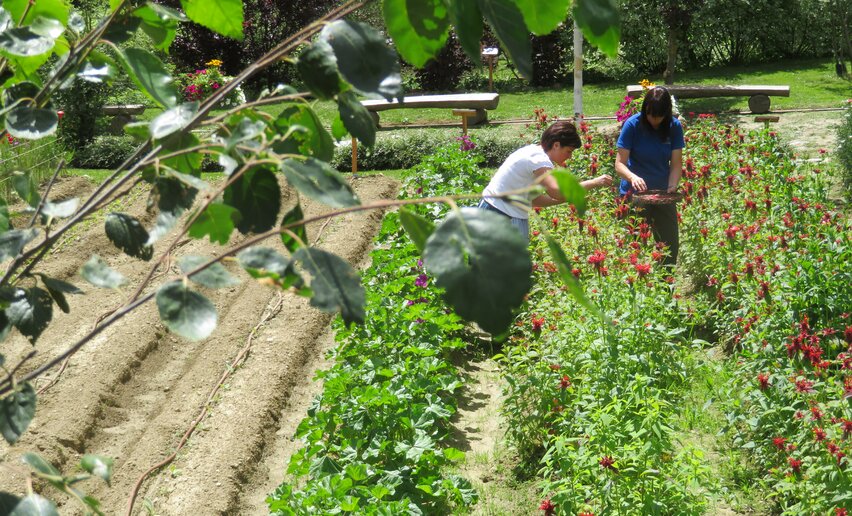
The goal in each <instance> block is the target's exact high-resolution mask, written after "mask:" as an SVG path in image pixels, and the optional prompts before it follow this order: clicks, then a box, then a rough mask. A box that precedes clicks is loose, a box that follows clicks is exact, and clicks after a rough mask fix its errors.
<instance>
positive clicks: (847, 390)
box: [843, 376, 852, 398]
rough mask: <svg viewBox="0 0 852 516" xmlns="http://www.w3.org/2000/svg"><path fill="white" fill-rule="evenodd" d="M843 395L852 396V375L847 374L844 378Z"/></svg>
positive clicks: (845, 396)
mask: <svg viewBox="0 0 852 516" xmlns="http://www.w3.org/2000/svg"><path fill="white" fill-rule="evenodd" d="M843 397H844V398H850V397H852V376H847V377H846V378H845V379H844V380H843Z"/></svg>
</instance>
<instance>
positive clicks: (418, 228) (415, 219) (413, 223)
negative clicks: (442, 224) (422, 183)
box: [399, 207, 435, 253]
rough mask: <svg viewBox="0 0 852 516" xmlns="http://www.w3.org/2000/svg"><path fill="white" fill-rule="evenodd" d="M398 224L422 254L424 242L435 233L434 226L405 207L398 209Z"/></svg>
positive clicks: (424, 246)
mask: <svg viewBox="0 0 852 516" xmlns="http://www.w3.org/2000/svg"><path fill="white" fill-rule="evenodd" d="M399 222H400V223H401V224H402V227H403V229H405V232H406V233H408V237H409V238H411V241H412V242H414V245H415V246H417V250H418V251H420V252H421V253H422V252H423V249H425V248H426V240H427V239H428V238H429V235H431V234H432V233H433V232H434V231H435V224H433V223H432V221H430V220H427V219H426V218H425V217H423V216H421V215H418V214H416V213H414V212H413V211H411V210H409V209H408V208H405V207H402V208H400V209H399Z"/></svg>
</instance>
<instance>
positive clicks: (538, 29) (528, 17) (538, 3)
mask: <svg viewBox="0 0 852 516" xmlns="http://www.w3.org/2000/svg"><path fill="white" fill-rule="evenodd" d="M517 5H518V7H519V8H520V9H521V13H523V15H524V22H525V23H526V25H527V28H528V29H529V30H530V31H531V32H532V33H534V34H538V35H539V36H544V35H545V34H550V33H551V32H553V31H554V30H556V28H557V27H558V26H559V24H560V23H562V22H563V21H565V18H567V17H568V9H570V8H571V0H527V1H526V2H517Z"/></svg>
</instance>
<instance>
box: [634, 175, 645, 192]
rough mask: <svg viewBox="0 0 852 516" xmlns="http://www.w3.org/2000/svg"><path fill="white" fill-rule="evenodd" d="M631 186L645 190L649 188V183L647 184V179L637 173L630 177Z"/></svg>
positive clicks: (639, 190) (638, 189)
mask: <svg viewBox="0 0 852 516" xmlns="http://www.w3.org/2000/svg"><path fill="white" fill-rule="evenodd" d="M630 186H631V187H632V188H633V190H634V191H637V192H644V191H645V190H647V189H648V185H646V184H645V180H644V179H642V178H641V177H639V176H637V175H634V176H633V178H632V179H630Z"/></svg>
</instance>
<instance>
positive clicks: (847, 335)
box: [843, 325, 852, 345]
mask: <svg viewBox="0 0 852 516" xmlns="http://www.w3.org/2000/svg"><path fill="white" fill-rule="evenodd" d="M843 340H845V341H846V343H847V344H850V345H852V325H850V326H847V327H846V329H845V330H843Z"/></svg>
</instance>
